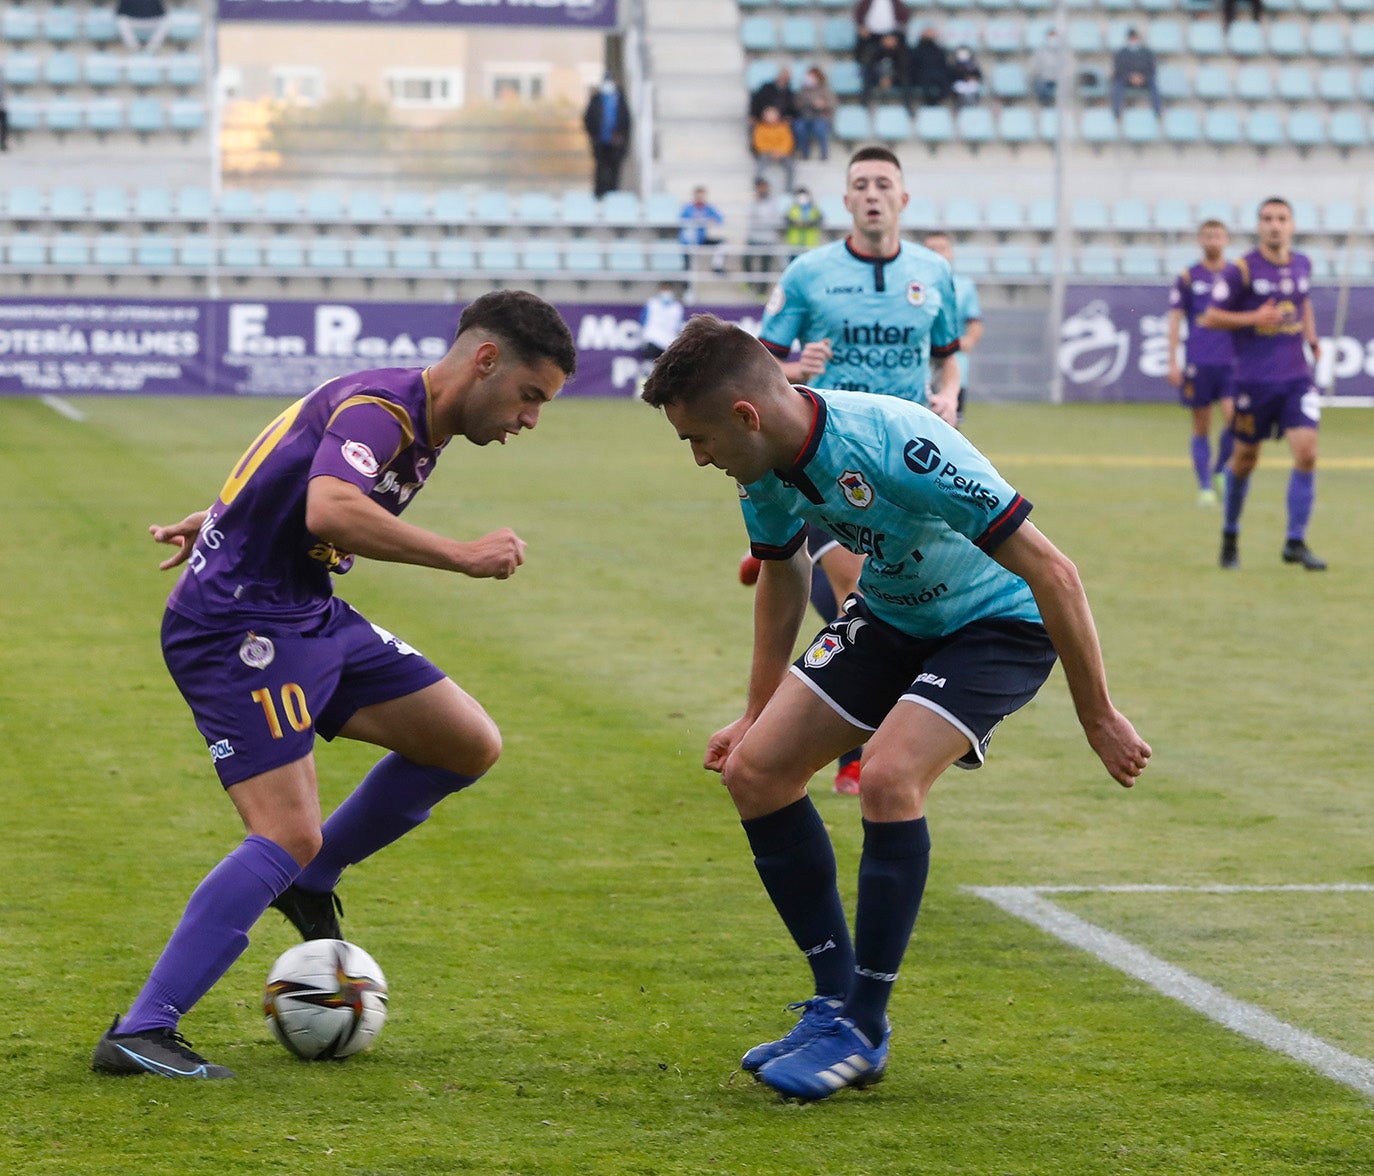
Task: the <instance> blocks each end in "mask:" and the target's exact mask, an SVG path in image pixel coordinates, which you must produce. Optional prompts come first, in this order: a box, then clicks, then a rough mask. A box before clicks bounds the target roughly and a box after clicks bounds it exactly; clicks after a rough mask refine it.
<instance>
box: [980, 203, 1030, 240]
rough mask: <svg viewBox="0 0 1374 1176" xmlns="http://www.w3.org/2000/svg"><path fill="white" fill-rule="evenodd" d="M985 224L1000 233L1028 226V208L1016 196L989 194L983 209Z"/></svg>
mask: <svg viewBox="0 0 1374 1176" xmlns="http://www.w3.org/2000/svg"><path fill="white" fill-rule="evenodd" d="M983 224H984V225H985V226H986V227H987V228H989V229H994V230H996V231H997V232H999V233H1008V232H1014V231H1015V230H1017V229H1024V228H1025V227H1026V209H1025V206H1024V205H1022V203H1021V201H1020V200H1018V199H1017V198H1016V197H1015V196H989V197H988V202H987V205H986V207H985V208H984V209H983Z"/></svg>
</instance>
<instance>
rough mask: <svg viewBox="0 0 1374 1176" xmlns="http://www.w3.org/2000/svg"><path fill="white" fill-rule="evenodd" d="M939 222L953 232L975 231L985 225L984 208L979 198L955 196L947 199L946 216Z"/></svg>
mask: <svg viewBox="0 0 1374 1176" xmlns="http://www.w3.org/2000/svg"><path fill="white" fill-rule="evenodd" d="M939 223H940V224H941V225H943V226H944V227H945V228H946V229H949V230H951V231H952V232H956V233H970V232H974V231H976V230H977V229H980V228H982V227H983V209H982V207H981V206H980V205H979V203H978V201H977V200H973V199H971V198H969V197H967V196H953V197H951V198H950V199H949V200H946V201H945V212H944V216H943V217H941V219H940V221H939Z"/></svg>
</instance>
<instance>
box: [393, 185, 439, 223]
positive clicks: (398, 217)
mask: <svg viewBox="0 0 1374 1176" xmlns="http://www.w3.org/2000/svg"><path fill="white" fill-rule="evenodd" d="M387 215H388V216H390V218H391V219H392V220H393V221H397V222H399V223H400V224H407V225H421V224H424V223H425V222H426V221H427V220H429V197H428V196H426V195H425V194H424V193H423V192H395V193H393V194H392V196H391V199H390V200H389V201H388V202H387Z"/></svg>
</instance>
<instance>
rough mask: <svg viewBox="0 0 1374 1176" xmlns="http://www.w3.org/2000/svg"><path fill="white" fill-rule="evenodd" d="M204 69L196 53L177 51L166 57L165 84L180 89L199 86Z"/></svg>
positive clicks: (203, 78)
mask: <svg viewBox="0 0 1374 1176" xmlns="http://www.w3.org/2000/svg"><path fill="white" fill-rule="evenodd" d="M204 80H205V69H204V66H203V65H202V63H201V60H200V54H198V53H177V54H175V55H173V56H172V57H169V58H168V59H167V84H168V85H169V86H177V87H179V88H181V89H190V88H191V87H193V86H199V85H200V84H201V83H202V82H203V81H204Z"/></svg>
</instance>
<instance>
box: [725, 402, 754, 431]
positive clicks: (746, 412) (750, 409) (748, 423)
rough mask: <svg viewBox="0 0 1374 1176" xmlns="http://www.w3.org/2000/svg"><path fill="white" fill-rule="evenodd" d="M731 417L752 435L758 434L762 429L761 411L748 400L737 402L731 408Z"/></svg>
mask: <svg viewBox="0 0 1374 1176" xmlns="http://www.w3.org/2000/svg"><path fill="white" fill-rule="evenodd" d="M730 415H731V416H732V417H734V418H735V420H737V421H738V422H739V423H740V424H742V425H743V426H744V427H745V428H746V429H748V430H749V431H750V432H751V433H757V432H758V431H759V427H760V424H761V422H760V420H759V410H758V409H757V408H756V407H755V406H754V405H753V404H751V403H750V402H749V401H747V400H736V401H735V403H734V404H732V405H731V406H730Z"/></svg>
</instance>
